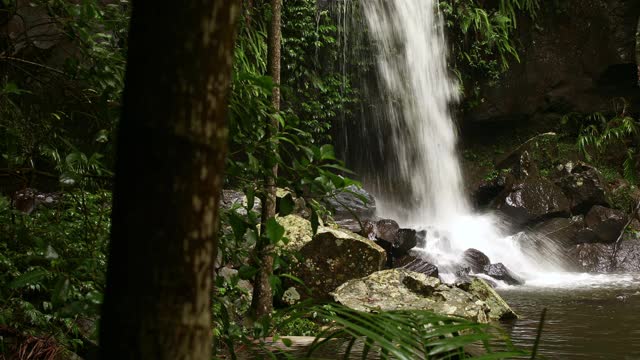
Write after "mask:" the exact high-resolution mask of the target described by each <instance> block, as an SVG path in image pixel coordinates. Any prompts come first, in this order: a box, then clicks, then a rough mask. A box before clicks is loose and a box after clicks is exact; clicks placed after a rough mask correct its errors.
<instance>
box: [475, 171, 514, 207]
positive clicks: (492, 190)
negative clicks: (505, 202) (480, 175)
mask: <svg viewBox="0 0 640 360" xmlns="http://www.w3.org/2000/svg"><path fill="white" fill-rule="evenodd" d="M506 186H507V176H506V172H500V173H497V174H495V176H492V177H490V178H485V179H482V180H480V181H479V182H477V183H476V185H475V186H474V187H473V189H472V190H471V199H472V201H473V203H474V205H475V206H476V207H478V208H482V207H486V206H488V205H489V204H491V202H492V201H493V199H495V198H496V197H497V196H498V195H500V193H501V192H503V191H504V189H505V187H506Z"/></svg>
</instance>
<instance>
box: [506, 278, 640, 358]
mask: <svg viewBox="0 0 640 360" xmlns="http://www.w3.org/2000/svg"><path fill="white" fill-rule="evenodd" d="M570 285H571V284H566V283H563V284H562V286H558V287H556V288H553V287H552V288H541V287H531V286H529V287H520V288H511V289H506V290H505V289H503V290H500V293H501V295H503V297H504V298H505V300H506V301H507V302H508V303H509V304H511V306H512V307H513V308H514V310H516V312H518V313H519V314H520V315H521V319H519V320H517V321H515V322H513V323H510V324H505V327H506V328H507V330H508V331H510V333H511V335H512V337H513V341H514V343H515V344H517V345H519V346H523V347H526V348H529V349H530V348H531V346H532V343H533V341H534V339H535V336H536V331H537V326H538V320H539V317H540V314H541V312H542V309H543V308H545V307H546V308H547V320H546V321H545V326H544V331H543V336H542V342H541V344H540V353H541V354H543V355H544V356H546V357H547V358H549V359H568V360H573V359H634V360H636V359H640V276H639V275H624V276H613V277H610V278H609V281H608V282H607V281H596V282H594V283H590V284H589V283H587V284H581V283H580V282H576V283H575V284H573V286H570Z"/></svg>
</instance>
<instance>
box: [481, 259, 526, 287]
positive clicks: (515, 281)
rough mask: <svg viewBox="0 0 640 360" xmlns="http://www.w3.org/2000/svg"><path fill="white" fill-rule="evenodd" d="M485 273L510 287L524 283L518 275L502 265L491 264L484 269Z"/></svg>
mask: <svg viewBox="0 0 640 360" xmlns="http://www.w3.org/2000/svg"><path fill="white" fill-rule="evenodd" d="M483 270H484V271H483V272H484V273H485V274H487V275H489V276H491V277H492V278H494V279H496V280H501V281H504V282H505V283H507V284H509V285H522V284H524V281H523V280H522V279H521V278H520V277H519V276H518V275H516V274H514V273H513V272H511V271H510V270H509V269H507V267H506V266H504V264H502V263H497V264H490V265H487V266H485V267H484V269H483Z"/></svg>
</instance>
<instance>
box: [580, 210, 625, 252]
mask: <svg viewBox="0 0 640 360" xmlns="http://www.w3.org/2000/svg"><path fill="white" fill-rule="evenodd" d="M584 221H585V223H586V225H587V227H588V228H589V229H591V230H592V231H593V233H594V235H595V237H596V238H597V241H598V242H602V243H612V242H615V241H616V240H617V239H618V237H619V236H620V234H621V233H622V230H623V229H624V227H625V225H626V223H627V217H626V215H625V213H624V212H622V211H620V210H615V209H609V208H606V207H603V206H598V205H596V206H594V207H593V208H591V210H589V213H588V214H587V216H586V217H585V218H584Z"/></svg>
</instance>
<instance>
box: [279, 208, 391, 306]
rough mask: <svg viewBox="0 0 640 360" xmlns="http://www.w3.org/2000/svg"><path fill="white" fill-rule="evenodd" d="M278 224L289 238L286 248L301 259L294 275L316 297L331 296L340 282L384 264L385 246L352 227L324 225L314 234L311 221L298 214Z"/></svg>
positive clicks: (297, 263)
mask: <svg viewBox="0 0 640 360" xmlns="http://www.w3.org/2000/svg"><path fill="white" fill-rule="evenodd" d="M278 223H280V224H281V225H282V226H284V228H285V234H284V236H285V237H286V238H287V239H289V241H288V243H287V244H286V245H284V248H285V249H287V250H289V251H290V252H295V253H297V254H298V255H299V258H300V261H295V260H294V261H293V264H292V275H293V276H295V277H297V278H299V279H300V280H302V281H303V282H304V284H305V286H306V287H307V288H308V289H309V290H310V291H311V295H312V296H313V297H314V298H316V299H330V295H329V293H330V292H331V291H332V290H334V289H335V288H336V287H337V286H339V285H340V284H343V283H344V282H346V281H348V280H351V279H356V278H360V277H363V276H367V275H369V274H371V273H373V272H376V271H378V270H381V269H382V268H383V267H384V264H385V261H386V254H385V251H384V249H382V248H381V247H379V246H378V245H376V244H375V243H374V242H373V241H371V240H369V239H366V238H364V237H362V236H360V235H357V234H355V233H352V232H350V231H348V230H341V229H340V230H339V229H333V228H329V227H325V226H320V227H319V228H318V232H317V233H316V235H315V236H313V235H312V230H311V223H310V222H309V221H308V220H305V219H304V218H302V217H300V216H297V215H288V216H285V217H282V218H278ZM303 297H304V296H303Z"/></svg>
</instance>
